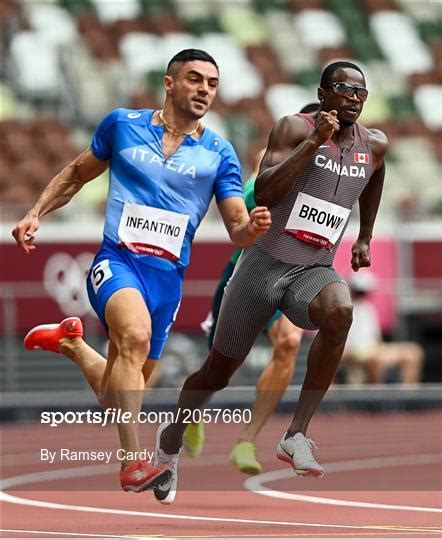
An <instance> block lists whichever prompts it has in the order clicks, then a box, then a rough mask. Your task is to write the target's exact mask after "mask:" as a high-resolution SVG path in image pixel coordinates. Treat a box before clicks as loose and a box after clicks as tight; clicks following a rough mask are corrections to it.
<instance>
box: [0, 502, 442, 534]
mask: <svg viewBox="0 0 442 540" xmlns="http://www.w3.org/2000/svg"><path fill="white" fill-rule="evenodd" d="M0 500H3V501H5V502H9V503H12V504H21V505H26V506H36V507H39V508H49V509H52V510H74V511H77V512H93V513H97V514H113V515H117V516H138V517H155V518H163V519H177V520H186V521H208V522H218V523H220V522H221V523H247V524H252V525H286V526H289V527H318V528H323V529H358V530H361V529H363V530H364V529H365V530H370V531H374V530H375V531H376V530H377V531H390V530H392V526H391V525H385V526H382V525H344V524H337V523H328V524H326V523H305V522H298V521H272V520H264V519H241V518H230V517H212V516H192V515H186V514H162V513H160V512H138V511H135V510H121V509H115V508H98V507H93V506H76V505H72V504H59V503H51V502H46V501H36V500H33V499H25V498H22V497H15V496H13V495H9V494H8V493H4V492H0ZM400 530H401V531H402V532H406V531H408V532H429V531H428V530H422V529H419V528H416V527H402V526H401V529H400ZM439 533H442V529H441V530H440V531H434V534H439ZM431 534H433V531H431Z"/></svg>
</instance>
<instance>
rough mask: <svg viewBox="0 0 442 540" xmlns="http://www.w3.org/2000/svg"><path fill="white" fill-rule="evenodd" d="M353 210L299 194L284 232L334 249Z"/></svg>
mask: <svg viewBox="0 0 442 540" xmlns="http://www.w3.org/2000/svg"><path fill="white" fill-rule="evenodd" d="M350 212H351V210H349V209H348V208H344V207H342V206H339V205H337V204H333V203H330V202H327V201H324V200H322V199H318V198H317V197H312V196H311V195H307V194H305V193H298V197H297V198H296V202H295V204H294V206H293V210H292V212H291V214H290V217H289V219H288V221H287V224H286V226H285V230H284V232H285V233H286V234H288V235H290V236H294V237H295V238H297V239H298V240H302V241H303V242H308V243H309V244H315V245H316V246H320V247H325V248H326V249H332V247H333V246H334V244H335V243H336V242H337V241H338V239H339V237H340V236H341V234H342V231H343V230H344V227H345V224H346V223H347V220H348V216H349V215H350Z"/></svg>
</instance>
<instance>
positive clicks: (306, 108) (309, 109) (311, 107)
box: [299, 103, 319, 114]
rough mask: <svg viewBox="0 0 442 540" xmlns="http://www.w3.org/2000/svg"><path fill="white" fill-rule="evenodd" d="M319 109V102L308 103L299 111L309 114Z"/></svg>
mask: <svg viewBox="0 0 442 540" xmlns="http://www.w3.org/2000/svg"><path fill="white" fill-rule="evenodd" d="M318 111H319V103H308V104H307V105H304V107H302V109H301V110H300V111H299V112H300V113H304V114H309V113H314V112H318Z"/></svg>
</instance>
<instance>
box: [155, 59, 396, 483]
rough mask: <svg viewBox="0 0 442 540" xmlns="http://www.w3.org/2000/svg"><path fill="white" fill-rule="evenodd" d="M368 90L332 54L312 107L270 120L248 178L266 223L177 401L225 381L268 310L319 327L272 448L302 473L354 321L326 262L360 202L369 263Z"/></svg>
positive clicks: (379, 152) (372, 158)
mask: <svg viewBox="0 0 442 540" xmlns="http://www.w3.org/2000/svg"><path fill="white" fill-rule="evenodd" d="M367 97H368V92H367V89H366V88H365V78H364V75H363V73H362V72H361V70H360V68H359V67H358V66H356V65H354V64H351V63H349V62H335V63H333V64H331V65H329V66H328V67H327V68H326V69H325V70H324V72H323V74H322V77H321V83H320V88H319V89H318V98H319V101H320V104H321V107H320V111H319V112H318V113H317V115H316V116H313V117H310V116H309V115H302V114H297V115H294V116H288V117H285V118H282V119H281V120H279V121H278V122H277V123H276V125H275V127H274V129H273V131H272V133H271V135H270V138H269V144H268V147H267V151H266V153H265V155H264V158H263V161H262V163H261V169H260V172H259V175H258V178H257V180H256V184H255V202H256V203H257V204H259V205H267V206H268V207H270V208H271V214H272V226H271V228H270V230H269V232H268V233H267V235H265V236H263V237H262V238H260V239H259V240H258V241H257V242H256V243H255V244H254V245H253V246H251V247H249V248H247V249H246V250H245V251H244V252H243V254H242V256H241V258H240V260H239V261H238V264H237V267H236V269H235V273H234V275H233V277H232V279H231V280H230V282H229V284H228V285H227V287H226V289H225V292H224V298H223V302H222V305H221V312H220V315H219V319H218V326H217V329H216V334H215V338H214V343H213V348H212V350H211V352H210V354H209V357H208V359H207V361H206V362H205V364H204V365H203V366H202V367H201V369H200V370H198V371H197V372H196V373H193V374H192V375H190V376H189V377H188V379H187V381H186V382H185V384H184V387H183V390H182V392H181V396H180V399H179V403H178V406H180V407H181V408H182V409H184V408H186V409H192V408H200V407H201V406H202V405H203V404H204V403H205V402H206V400H208V399H209V398H210V396H211V395H212V394H213V393H214V392H215V391H217V390H220V389H222V388H224V387H225V386H226V385H227V384H228V382H229V379H230V377H231V376H232V375H233V373H234V372H235V371H236V370H237V369H238V367H239V366H240V365H241V364H242V362H243V360H244V359H245V357H246V356H247V354H248V352H249V350H250V348H251V347H252V345H253V342H254V341H255V339H256V337H257V336H258V334H259V333H260V332H261V330H262V328H263V327H264V325H265V324H266V322H267V321H268V319H269V318H270V317H271V316H272V314H273V313H274V311H275V309H280V310H281V311H282V312H283V313H284V314H285V315H286V316H287V317H288V318H289V319H290V320H291V321H292V322H293V324H295V325H296V326H299V327H301V328H305V329H319V332H318V334H317V336H316V338H315V340H314V342H313V344H312V346H311V349H310V352H309V357H308V364H307V373H306V376H305V379H304V384H303V387H302V391H301V395H300V398H299V403H298V407H297V409H296V412H295V414H294V417H293V421H292V423H291V424H290V426H289V428H288V430H287V432H286V433H285V434H284V436H283V437H282V439H281V441H280V442H279V444H278V447H277V457H278V458H279V459H281V460H283V461H285V462H287V463H289V464H290V465H291V466H292V467H293V468H294V470H295V473H296V474H299V475H306V476H317V477H320V476H322V475H323V474H324V468H323V467H322V466H321V465H320V464H319V463H318V462H317V461H316V460H315V458H314V457H313V454H312V448H313V447H314V443H313V441H311V440H310V439H307V438H306V433H307V427H308V425H309V423H310V420H311V418H312V416H313V414H314V413H315V411H316V409H317V407H318V405H319V403H320V402H321V400H322V398H323V397H324V394H325V393H326V391H327V390H328V388H329V386H330V384H331V382H332V380H333V377H334V375H335V372H336V369H337V367H338V364H339V362H340V360H341V356H342V352H343V349H344V345H345V340H346V338H347V333H348V330H349V328H350V325H351V322H352V304H351V297H350V293H349V289H348V286H347V284H346V283H345V281H344V280H343V279H342V277H341V276H340V275H339V274H337V272H336V271H335V270H334V269H333V267H332V264H333V259H334V256H335V253H336V249H337V247H338V245H339V242H340V240H341V238H342V236H343V234H344V231H345V228H346V225H347V222H348V218H349V215H350V212H351V210H352V209H353V206H354V205H355V203H356V202H358V201H359V210H360V231H359V236H358V238H357V240H356V242H355V244H354V245H353V247H352V254H351V266H352V268H353V270H354V271H356V272H357V271H358V270H359V268H361V267H364V266H370V240H371V237H372V230H373V225H374V221H375V217H376V213H377V210H378V206H379V202H380V199H381V193H382V186H383V182H384V174H385V165H384V156H385V153H386V150H387V144H388V143H387V139H386V137H385V135H384V134H383V133H382V132H380V131H379V130H374V129H373V130H368V129H366V128H365V127H364V126H362V125H361V124H359V123H357V122H356V121H357V119H358V117H359V115H360V114H361V111H362V108H363V105H364V102H365V100H366V99H367ZM194 390H198V392H195V391H194ZM184 427H185V426H182V425H181V424H180V423H176V424H173V425H170V426H168V427H164V428H163V433H162V436H161V440H160V447H161V450H162V451H165V452H166V453H169V454H174V453H177V452H178V450H179V448H180V446H181V440H182V432H183V431H184Z"/></svg>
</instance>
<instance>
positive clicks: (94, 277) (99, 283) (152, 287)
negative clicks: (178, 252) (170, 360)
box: [87, 240, 183, 359]
mask: <svg viewBox="0 0 442 540" xmlns="http://www.w3.org/2000/svg"><path fill="white" fill-rule="evenodd" d="M144 257H145V256H143V258H144ZM182 280H183V278H182V274H181V272H180V271H179V269H178V268H175V267H172V266H171V267H170V268H167V269H165V268H164V267H162V268H161V267H156V266H151V265H149V264H146V263H145V262H143V261H142V260H141V259H140V258H136V257H134V256H133V254H132V253H130V252H129V251H128V250H126V249H124V248H120V247H119V246H113V245H112V244H110V243H109V242H106V240H105V241H104V242H103V244H102V245H101V247H100V250H99V251H98V253H97V255H96V256H95V259H94V262H93V263H92V266H91V269H90V270H89V274H88V276H87V292H88V296H89V301H90V303H91V305H92V307H93V309H94V311H95V313H96V314H97V315H98V317H99V319H100V321H101V322H102V323H103V325H104V327H105V329H106V332H108V326H107V324H106V320H105V317H104V311H105V308H106V303H107V301H108V300H109V298H110V297H111V296H112V295H113V294H114V292H116V291H118V290H119V289H123V288H125V287H131V288H134V289H137V290H138V291H140V293H141V295H142V297H143V298H144V301H145V303H146V306H147V309H148V310H149V313H150V316H151V318H152V337H151V342H150V352H149V358H155V359H158V358H160V356H161V352H162V350H163V347H164V344H165V342H166V339H167V337H168V335H169V330H170V328H171V326H172V324H173V322H174V321H175V318H176V315H177V313H178V309H179V306H180V302H181V292H182Z"/></svg>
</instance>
